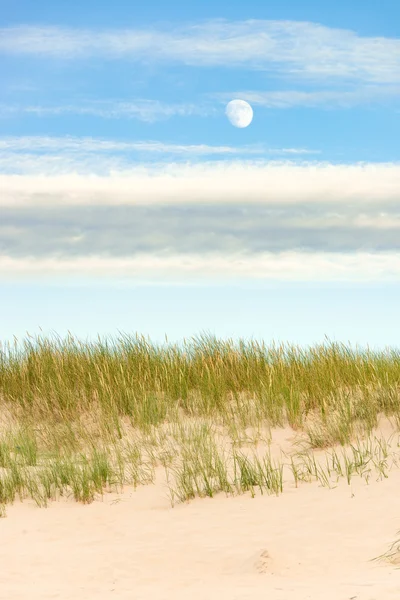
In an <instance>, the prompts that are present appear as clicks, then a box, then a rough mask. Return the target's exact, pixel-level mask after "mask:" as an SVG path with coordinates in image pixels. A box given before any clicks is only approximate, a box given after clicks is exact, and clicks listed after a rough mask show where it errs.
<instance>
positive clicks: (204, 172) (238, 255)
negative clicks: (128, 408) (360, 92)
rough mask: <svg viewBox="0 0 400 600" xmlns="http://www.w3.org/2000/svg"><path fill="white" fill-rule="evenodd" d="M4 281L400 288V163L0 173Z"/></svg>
mask: <svg viewBox="0 0 400 600" xmlns="http://www.w3.org/2000/svg"><path fill="white" fill-rule="evenodd" d="M0 188H1V189H2V194H1V197H0V209H1V215H2V219H1V222H0V276H1V277H2V278H7V279H13V278H14V279H15V278H19V277H21V278H22V277H23V278H26V277H28V278H29V277H31V278H41V277H44V278H50V279H52V278H53V277H61V278H63V277H82V278H88V277H89V278H90V277H92V276H93V277H95V276H101V277H102V276H104V277H111V278H113V277H116V278H120V277H126V278H128V279H129V278H135V280H137V278H139V279H141V280H142V281H144V280H146V281H152V280H153V281H158V280H160V278H161V279H163V280H165V281H173V280H174V281H178V280H182V279H183V280H185V281H186V280H189V279H191V278H192V280H193V281H196V280H198V278H201V279H203V280H208V281H212V280H224V281H225V280H235V279H238V278H239V279H240V278H242V279H243V278H244V279H246V278H248V279H251V278H253V279H278V280H301V279H302V280H312V279H317V280H321V281H322V280H324V281H333V280H334V281H339V280H341V281H367V280H369V281H370V280H373V279H375V280H377V279H378V280H382V281H386V280H396V279H398V277H399V275H400V255H399V250H400V235H399V233H400V211H399V209H398V190H399V189H400V164H395V163H394V164H392V163H389V164H374V163H371V164H368V163H367V164H355V165H332V164H329V163H321V162H311V163H307V162H304V163H293V162H291V161H271V162H265V161H264V162H257V161H229V162H226V163H219V164H215V163H212V162H210V163H206V162H205V163H201V164H180V165H178V164H168V165H165V164H153V165H152V166H150V167H144V166H141V167H138V168H136V169H131V170H129V171H126V172H120V171H119V172H114V173H112V174H111V175H109V176H96V175H93V174H92V175H90V176H88V175H86V176H80V175H77V174H74V173H69V174H68V175H57V176H49V175H35V176H33V175H23V176H21V175H0Z"/></svg>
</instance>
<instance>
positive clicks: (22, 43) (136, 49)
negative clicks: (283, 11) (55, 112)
mask: <svg viewBox="0 0 400 600" xmlns="http://www.w3.org/2000/svg"><path fill="white" fill-rule="evenodd" d="M0 52H5V53H8V54H14V55H26V54H31V55H38V56H54V57H57V58H62V59H77V58H84V57H90V56H97V57H99V58H110V59H124V58H126V59H130V60H136V61H142V62H145V63H148V62H149V61H159V62H178V63H181V64H186V65H192V66H225V67H229V66H247V67H249V68H254V69H265V70H277V71H278V72H279V73H280V74H282V73H283V72H285V73H286V74H288V75H291V76H293V75H295V76H302V77H306V78H311V79H321V78H322V79H326V78H329V77H335V78H342V79H343V78H344V79H350V80H358V81H366V82H375V83H396V82H397V83H398V82H400V40H399V39H397V38H385V37H366V36H359V35H357V34H356V33H355V32H353V31H350V30H345V29H334V28H329V27H325V26H323V25H319V24H316V23H309V22H300V21H267V20H266V21H262V20H248V21H238V22H229V21H226V20H222V19H220V20H214V21H208V22H205V23H202V24H197V25H196V24H195V25H187V26H185V27H179V28H176V27H175V28H170V29H166V28H164V29H163V30H161V29H159V30H156V29H148V30H144V29H142V30H129V29H124V30H106V31H95V30H89V29H86V30H82V29H71V28H70V29H68V28H60V27H46V26H17V27H7V28H3V29H2V30H0Z"/></svg>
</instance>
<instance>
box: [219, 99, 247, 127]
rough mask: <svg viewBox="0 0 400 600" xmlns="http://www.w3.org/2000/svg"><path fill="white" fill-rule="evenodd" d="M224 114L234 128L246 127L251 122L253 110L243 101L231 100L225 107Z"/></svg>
mask: <svg viewBox="0 0 400 600" xmlns="http://www.w3.org/2000/svg"><path fill="white" fill-rule="evenodd" d="M225 114H226V116H227V117H228V119H229V120H230V122H231V123H232V125H234V126H235V127H240V128H241V129H242V128H243V127H247V126H248V125H250V123H251V122H252V120H253V109H252V108H251V106H250V104H249V103H248V102H246V101H245V100H231V101H230V102H228V104H227V105H226V109H225Z"/></svg>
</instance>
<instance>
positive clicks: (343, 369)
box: [0, 335, 400, 515]
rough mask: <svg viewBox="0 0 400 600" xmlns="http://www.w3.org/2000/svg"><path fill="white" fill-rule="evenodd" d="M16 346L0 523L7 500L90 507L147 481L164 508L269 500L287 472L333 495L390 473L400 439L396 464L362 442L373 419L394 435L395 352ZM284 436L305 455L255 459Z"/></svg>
mask: <svg viewBox="0 0 400 600" xmlns="http://www.w3.org/2000/svg"><path fill="white" fill-rule="evenodd" d="M23 345H24V350H23V351H20V350H17V349H16V345H15V346H14V349H12V348H11V346H10V345H6V346H5V348H4V349H3V346H0V515H4V514H5V509H6V505H7V504H10V503H13V502H14V501H15V499H16V498H17V497H18V498H20V499H21V500H23V499H24V498H27V497H31V498H33V499H34V500H35V501H36V503H37V504H38V505H39V506H46V505H47V502H48V501H49V500H51V499H56V498H58V497H60V496H63V495H64V496H71V495H72V496H73V497H74V498H75V499H76V500H77V501H80V502H91V501H93V500H94V498H95V497H96V495H97V494H103V493H104V491H106V490H122V488H123V486H124V485H134V486H137V485H144V484H150V483H152V482H154V481H155V477H156V469H157V468H162V469H164V471H165V475H166V480H167V485H168V487H169V494H170V499H171V503H172V504H174V503H175V502H177V501H178V502H183V501H186V500H190V499H191V498H194V497H196V496H210V497H212V496H214V495H215V494H217V493H220V492H224V493H226V494H238V493H244V492H250V493H251V495H254V494H255V493H256V492H260V493H268V494H277V495H278V494H280V493H282V491H283V490H284V487H285V485H286V484H288V483H287V479H286V478H285V477H286V475H285V474H287V473H289V474H290V477H291V483H290V484H291V485H293V484H294V485H296V486H297V485H298V484H299V482H301V481H312V480H313V479H314V480H315V479H317V480H319V482H320V483H321V485H326V486H329V487H331V486H332V485H334V484H335V481H336V482H337V480H338V478H339V477H344V478H346V480H347V481H348V483H350V481H351V478H352V477H353V476H354V475H358V476H362V477H364V478H365V479H366V481H368V479H369V478H370V477H371V476H375V475H376V476H377V477H386V476H387V475H388V472H389V471H390V469H391V468H392V467H393V466H394V465H397V449H398V447H399V442H398V437H397V445H395V449H394V451H392V446H390V448H389V447H388V446H387V442H386V441H385V440H382V439H381V440H379V439H377V438H376V437H374V436H372V432H373V430H374V429H375V428H376V427H377V425H378V420H379V418H380V417H381V416H382V415H384V416H386V417H387V418H389V419H390V420H391V421H392V422H393V423H394V426H395V428H397V431H398V430H399V428H400V393H399V390H400V385H399V384H400V358H399V355H398V354H396V353H395V352H394V351H390V352H386V353H372V352H370V351H369V350H368V351H364V352H357V353H356V352H353V351H351V350H349V349H347V348H345V347H344V346H343V345H339V344H336V343H333V344H330V345H326V346H325V345H319V346H316V347H314V348H312V349H309V350H307V351H305V350H302V349H298V348H295V347H292V346H290V347H289V348H288V349H286V350H285V348H284V346H283V345H280V346H279V347H278V348H276V347H275V345H273V346H272V347H270V348H268V349H267V348H266V347H265V345H264V344H259V343H257V342H249V343H245V342H244V341H239V343H238V344H236V345H235V344H234V343H233V342H232V341H228V342H221V341H218V340H216V339H215V338H213V337H211V336H200V338H198V339H196V338H193V339H192V342H191V344H188V343H187V342H186V341H185V343H184V345H183V347H179V346H169V347H166V348H165V347H156V346H152V345H151V344H150V343H149V342H147V341H146V340H145V339H144V338H143V337H138V336H136V338H135V339H134V340H132V339H129V338H128V337H127V336H122V337H121V338H120V339H119V340H118V341H117V342H109V341H107V340H106V341H101V340H100V339H99V342H98V343H95V344H83V343H82V342H78V343H76V342H75V340H74V338H73V337H72V336H71V335H69V336H68V338H67V339H66V340H65V341H60V340H59V339H58V340H57V342H54V341H49V340H46V339H41V338H38V339H37V340H36V342H35V343H32V341H31V340H30V339H29V340H24V342H23ZM284 425H290V427H292V428H293V430H295V431H298V432H303V433H304V435H305V436H306V437H307V440H308V449H306V450H303V451H299V452H297V453H293V454H291V455H290V456H285V455H283V454H282V456H281V457H280V458H279V459H278V458H276V457H275V458H273V457H272V456H271V454H270V452H269V450H268V448H267V450H264V451H263V453H261V455H260V452H259V450H258V448H259V446H258V444H259V443H261V444H262V443H264V445H265V444H267V446H268V442H269V432H270V430H271V428H275V427H280V426H284ZM360 436H361V437H360ZM361 438H362V441H360V439H361ZM373 440H374V441H373ZM249 445H252V447H253V450H252V453H251V452H249V451H248V450H249V449H248V447H244V446H249ZM315 449H317V450H318V449H320V450H324V460H325V463H321V461H320V460H316V458H315V453H313V450H315ZM329 449H331V452H329ZM339 449H340V450H339Z"/></svg>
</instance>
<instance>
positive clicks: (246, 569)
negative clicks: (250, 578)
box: [240, 550, 275, 574]
mask: <svg viewBox="0 0 400 600" xmlns="http://www.w3.org/2000/svg"><path fill="white" fill-rule="evenodd" d="M274 566H275V565H274V561H273V560H272V558H271V555H270V553H269V552H268V550H261V552H260V551H259V552H256V553H255V554H253V555H252V556H250V557H249V558H248V559H247V560H246V561H244V563H242V565H241V569H240V571H241V572H242V573H260V574H263V573H271V574H273V573H274V572H275V569H274Z"/></svg>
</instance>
